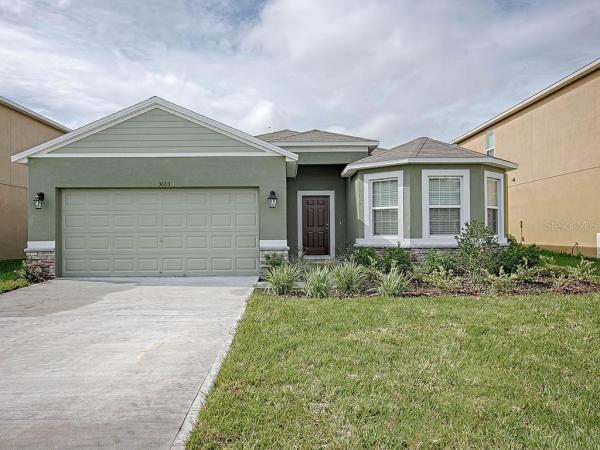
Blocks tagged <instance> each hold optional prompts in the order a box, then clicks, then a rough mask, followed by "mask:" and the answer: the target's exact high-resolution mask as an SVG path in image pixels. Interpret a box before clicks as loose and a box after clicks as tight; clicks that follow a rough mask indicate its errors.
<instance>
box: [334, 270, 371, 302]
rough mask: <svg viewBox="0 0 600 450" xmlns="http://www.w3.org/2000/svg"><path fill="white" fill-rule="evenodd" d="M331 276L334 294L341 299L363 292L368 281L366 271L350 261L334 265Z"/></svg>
mask: <svg viewBox="0 0 600 450" xmlns="http://www.w3.org/2000/svg"><path fill="white" fill-rule="evenodd" d="M331 276H332V278H333V287H334V289H335V291H336V293H337V294H338V295H339V296H342V297H352V295H354V294H358V293H360V292H362V291H364V290H365V287H366V284H367V281H368V274H367V270H366V269H365V268H364V267H362V266H359V265H357V264H355V263H354V262H352V261H346V262H343V263H341V264H338V265H336V266H335V267H334V268H333V269H332V270H331Z"/></svg>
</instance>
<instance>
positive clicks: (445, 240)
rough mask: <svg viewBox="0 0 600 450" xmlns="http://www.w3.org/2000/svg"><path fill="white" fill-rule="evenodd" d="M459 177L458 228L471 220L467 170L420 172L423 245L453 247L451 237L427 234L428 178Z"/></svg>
mask: <svg viewBox="0 0 600 450" xmlns="http://www.w3.org/2000/svg"><path fill="white" fill-rule="evenodd" d="M440 176H442V177H445V176H446V177H461V180H460V197H461V206H460V227H461V230H462V229H463V227H464V226H465V223H466V222H469V221H470V220H471V184H470V173H469V170H468V169H464V170H460V169H439V170H422V171H421V209H422V211H421V212H422V216H421V218H422V221H423V223H422V229H423V238H422V241H423V243H427V244H435V245H441V246H455V245H456V239H455V237H454V236H453V235H434V236H432V235H431V234H430V233H429V177H440Z"/></svg>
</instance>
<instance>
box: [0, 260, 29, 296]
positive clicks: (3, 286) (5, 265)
mask: <svg viewBox="0 0 600 450" xmlns="http://www.w3.org/2000/svg"><path fill="white" fill-rule="evenodd" d="M21 261H22V260H21V259H4V260H0V294H1V293H3V292H7V291H12V290H14V289H18V288H21V287H25V286H29V283H28V282H27V281H25V280H19V279H18V276H17V274H16V273H15V270H17V269H18V268H19V267H21Z"/></svg>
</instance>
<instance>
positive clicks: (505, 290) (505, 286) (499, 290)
mask: <svg viewBox="0 0 600 450" xmlns="http://www.w3.org/2000/svg"><path fill="white" fill-rule="evenodd" d="M487 281H488V283H489V285H490V290H491V291H492V292H493V293H494V294H509V293H511V292H512V291H514V290H515V288H516V286H517V278H516V277H515V276H514V275H512V274H510V273H507V272H505V271H504V269H503V268H502V267H501V268H500V271H499V273H498V275H496V274H488V275H487Z"/></svg>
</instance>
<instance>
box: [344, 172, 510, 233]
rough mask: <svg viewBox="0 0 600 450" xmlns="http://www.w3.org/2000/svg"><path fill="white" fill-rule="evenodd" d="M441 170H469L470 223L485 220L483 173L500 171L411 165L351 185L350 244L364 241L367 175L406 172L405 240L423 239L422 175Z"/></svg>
mask: <svg viewBox="0 0 600 450" xmlns="http://www.w3.org/2000/svg"><path fill="white" fill-rule="evenodd" d="M438 169H441V170H443V169H463V170H464V169H468V170H469V179H470V196H471V198H470V200H471V220H480V221H483V220H484V209H485V199H484V185H483V183H484V178H483V175H484V171H485V170H488V171H491V172H498V173H503V171H501V170H498V169H493V168H490V167H485V166H482V165H452V166H450V165H429V164H428V165H410V166H392V167H385V168H379V169H369V170H362V171H360V172H358V173H357V174H355V175H354V176H353V177H352V178H351V179H350V180H349V181H348V184H349V189H348V205H347V208H348V209H349V210H352V211H353V212H354V211H355V212H356V213H355V214H354V213H353V214H350V213H349V214H348V227H347V229H348V240H349V242H354V240H355V239H356V238H361V237H364V219H363V217H364V205H363V199H364V181H363V180H364V175H365V174H367V173H381V172H391V171H395V170H402V171H403V187H404V193H403V200H404V213H403V217H404V231H403V235H404V238H411V239H418V238H422V237H423V227H422V206H421V171H422V170H438Z"/></svg>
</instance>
